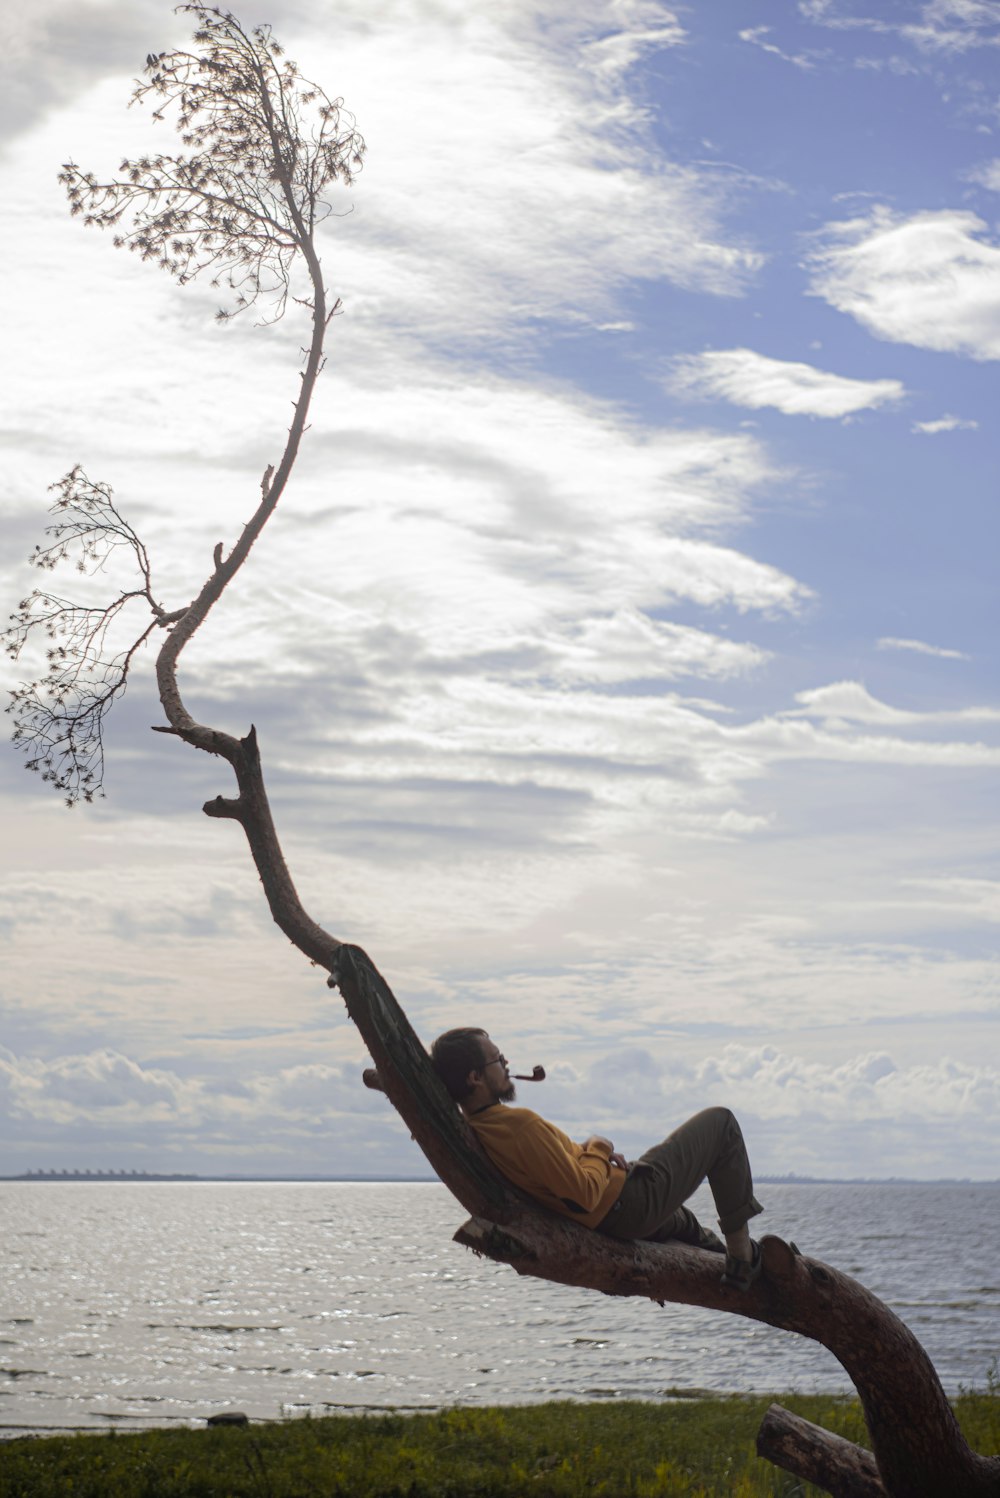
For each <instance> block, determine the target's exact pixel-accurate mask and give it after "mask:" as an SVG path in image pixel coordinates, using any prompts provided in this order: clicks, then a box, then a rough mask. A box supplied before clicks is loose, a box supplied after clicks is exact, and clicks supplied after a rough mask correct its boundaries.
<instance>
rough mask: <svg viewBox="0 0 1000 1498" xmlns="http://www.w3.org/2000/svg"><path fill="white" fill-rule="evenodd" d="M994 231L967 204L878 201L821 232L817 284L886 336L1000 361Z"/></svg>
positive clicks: (813, 265)
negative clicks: (892, 205)
mask: <svg viewBox="0 0 1000 1498" xmlns="http://www.w3.org/2000/svg"><path fill="white" fill-rule="evenodd" d="M988 236H989V230H988V226H987V225H986V224H985V223H984V222H983V220H982V219H981V218H979V217H978V216H977V215H976V214H974V213H970V212H968V211H966V210H962V209H941V210H939V211H926V212H922V213H916V214H912V215H911V216H909V217H902V216H901V215H898V214H894V213H892V212H891V211H890V210H889V209H887V208H884V207H877V208H875V209H874V210H873V211H872V212H871V213H870V214H869V215H868V216H867V217H863V218H854V219H849V220H845V221H843V222H839V223H830V224H827V225H826V226H825V228H824V229H822V230H821V231H820V232H819V234H818V235H817V247H816V248H815V249H813V251H812V252H811V253H810V255H809V256H808V257H807V263H808V265H809V267H810V270H811V273H812V278H811V282H810V287H809V291H810V294H811V295H813V296H818V297H822V298H823V299H824V300H825V301H827V302H829V304H830V305H831V306H832V307H836V309H837V310H838V311H839V312H844V313H846V314H847V315H848V316H849V317H853V318H855V319H856V321H858V322H859V323H861V324H862V325H863V326H864V327H866V328H868V329H869V331H870V332H872V333H874V334H875V336H876V337H878V338H884V339H887V340H888V341H890V342H893V343H909V344H914V345H916V347H918V348H928V349H937V350H940V351H941V352H945V353H954V354H965V355H967V356H968V357H970V358H972V359H979V360H986V359H1000V244H997V243H996V242H995V241H994V240H992V239H990V238H989V237H988Z"/></svg>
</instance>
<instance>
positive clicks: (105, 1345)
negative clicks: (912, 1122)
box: [0, 1182, 1000, 1435]
mask: <svg viewBox="0 0 1000 1498" xmlns="http://www.w3.org/2000/svg"><path fill="white" fill-rule="evenodd" d="M759 1194H760V1196H761V1198H762V1200H763V1201H764V1202H765V1205H766V1207H767V1215H766V1218H765V1219H763V1220H762V1221H761V1224H760V1226H761V1229H762V1230H763V1229H764V1228H765V1226H766V1230H767V1231H769V1232H775V1233H778V1234H779V1235H780V1236H781V1237H785V1238H793V1239H795V1241H796V1242H797V1243H798V1244H799V1245H800V1247H801V1248H802V1249H803V1250H804V1251H805V1252H807V1253H810V1254H812V1255H814V1256H815V1257H817V1258H821V1259H825V1260H827V1261H828V1262H830V1263H832V1264H835V1265H837V1267H838V1268H841V1269H843V1270H844V1271H846V1272H847V1273H849V1274H852V1275H854V1276H855V1277H856V1278H858V1279H860V1280H862V1281H863V1282H864V1283H865V1284H866V1285H868V1286H869V1288H870V1289H872V1290H873V1291H874V1292H875V1293H876V1294H878V1295H880V1296H882V1298H883V1299H885V1300H886V1301H887V1302H888V1303H889V1304H890V1305H891V1306H892V1307H893V1309H894V1310H896V1311H897V1313H898V1314H899V1315H900V1316H902V1318H903V1320H904V1321H906V1322H907V1323H908V1324H909V1326H910V1327H911V1328H912V1329H913V1331H914V1332H915V1333H916V1334H917V1336H918V1337H919V1338H920V1340H921V1341H922V1342H923V1343H924V1346H925V1347H926V1348H927V1350H928V1352H929V1353H930V1355H931V1357H932V1359H933V1361H934V1363H935V1365H936V1367H937V1369H938V1372H939V1374H940V1376H941V1379H942V1382H943V1383H944V1385H945V1388H946V1389H947V1390H948V1392H949V1393H955V1392H957V1390H958V1387H959V1385H965V1386H973V1385H978V1386H982V1385H983V1384H984V1382H985V1375H986V1371H987V1369H988V1367H989V1365H990V1362H991V1360H992V1359H995V1358H996V1356H997V1353H998V1350H1000V1345H998V1344H1000V1337H998V1334H997V1325H998V1316H997V1312H998V1310H1000V1271H998V1269H997V1267H996V1261H995V1253H994V1252H993V1248H994V1247H995V1243H996V1239H997V1236H998V1229H1000V1188H996V1187H991V1186H961V1185H946V1186H938V1185H928V1186H899V1185H894V1186H891V1187H888V1186H818V1185H817V1186H808V1185H767V1186H762V1187H761V1189H760V1192H759ZM694 1206H695V1209H696V1210H698V1211H699V1213H700V1215H701V1216H702V1218H703V1220H705V1221H711V1220H712V1209H711V1200H710V1198H709V1197H708V1195H707V1192H701V1193H699V1195H698V1197H696V1198H695V1200H694ZM462 1218H463V1213H462V1210H461V1208H460V1207H459V1206H458V1205H457V1204H456V1203H455V1202H454V1200H453V1199H452V1198H451V1197H450V1195H449V1194H448V1193H447V1191H445V1189H444V1187H442V1186H440V1185H438V1184H437V1183H431V1182H394V1183H377V1182H337V1183H320V1182H309V1183H301V1184H300V1183H271V1182H224V1183H215V1182H156V1183H152V1182H151V1183H137V1182H120V1183H119V1182H114V1183H111V1182H108V1183H102V1182H90V1183H73V1182H66V1183H63V1182H51V1183H50V1182H46V1183H44V1184H42V1183H35V1182H23V1183H22V1182H0V1220H2V1222H3V1233H2V1237H0V1283H2V1286H3V1289H2V1292H0V1293H2V1303H0V1429H2V1430H3V1433H5V1434H8V1435H9V1434H12V1433H14V1431H16V1430H24V1429H51V1428H57V1427H76V1428H91V1429H93V1428H95V1427H97V1428H108V1427H109V1426H125V1425H129V1426H136V1425H165V1424H169V1423H172V1422H175V1421H181V1422H190V1421H195V1420H199V1419H204V1418H205V1417H206V1416H208V1415H209V1414H212V1413H215V1412H216V1411H219V1410H222V1409H226V1408H239V1409H242V1410H245V1411H246V1412H247V1414H249V1415H250V1416H251V1417H254V1418H267V1419H273V1418H277V1417H279V1416H281V1415H282V1414H304V1413H305V1412H307V1411H311V1412H313V1413H323V1412H327V1411H332V1410H343V1409H386V1408H407V1409H432V1408H437V1407H440V1406H442V1405H450V1404H503V1403H518V1404H523V1403H531V1402H534V1401H536V1400H540V1399H565V1398H579V1399H596V1398H614V1397H618V1398H637V1399H660V1398H663V1397H664V1396H665V1395H668V1394H669V1393H670V1392H671V1391H676V1390H691V1389H707V1390H713V1391H746V1392H787V1391H789V1390H792V1389H794V1390H797V1391H799V1392H813V1391H821V1392H835V1391H839V1390H849V1389H850V1387H851V1386H850V1383H849V1381H848V1380H847V1378H846V1375H845V1374H844V1373H843V1371H842V1370H841V1368H840V1366H839V1364H838V1363H837V1362H836V1361H835V1360H834V1359H833V1357H832V1356H831V1355H830V1354H829V1353H828V1352H827V1351H826V1350H825V1349H824V1348H822V1347H818V1346H817V1345H816V1344H814V1343H811V1342H808V1341H806V1340H805V1339H803V1338H801V1337H795V1336H791V1335H790V1334H788V1333H784V1332H779V1331H776V1330H774V1329H773V1328H770V1327H766V1326H762V1325H758V1324H757V1323H755V1322H750V1321H743V1320H742V1319H738V1318H733V1317H730V1316H722V1315H718V1314H716V1313H713V1312H708V1311H702V1310H699V1309H697V1308H692V1307H686V1306H673V1305H668V1306H666V1307H664V1308H663V1309H662V1310H661V1309H660V1308H659V1307H658V1306H656V1305H654V1304H653V1303H651V1302H647V1301H642V1300H634V1299H632V1300H629V1299H622V1300H618V1299H613V1298H608V1297H605V1296H602V1295H598V1294H595V1293H593V1292H590V1291H582V1290H574V1289H570V1288H567V1287H565V1286H561V1285H550V1284H545V1283H543V1282H541V1281H537V1280H530V1279H520V1278H518V1276H516V1275H515V1274H514V1273H513V1271H512V1270H511V1269H509V1268H507V1267H505V1266H502V1265H497V1264H491V1263H489V1262H487V1261H484V1260H480V1259H477V1258H475V1256H474V1255H472V1254H470V1253H469V1252H468V1251H467V1250H465V1249H463V1248H460V1247H459V1246H458V1245H457V1244H454V1243H452V1242H451V1235H452V1233H453V1232H454V1230H455V1228H456V1227H457V1226H458V1224H459V1223H460V1222H461V1221H462Z"/></svg>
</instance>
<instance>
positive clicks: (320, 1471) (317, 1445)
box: [0, 1388, 1000, 1498]
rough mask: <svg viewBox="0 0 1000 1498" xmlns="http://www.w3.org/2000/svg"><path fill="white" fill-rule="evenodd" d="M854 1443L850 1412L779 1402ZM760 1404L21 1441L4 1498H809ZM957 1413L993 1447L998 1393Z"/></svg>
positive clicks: (515, 1412) (458, 1415) (999, 1437)
mask: <svg viewBox="0 0 1000 1498" xmlns="http://www.w3.org/2000/svg"><path fill="white" fill-rule="evenodd" d="M781 1402H782V1403H783V1404H785V1405H786V1406H787V1408H789V1409H792V1410H795V1411H796V1412H797V1413H798V1414H801V1415H804V1416H805V1418H806V1419H808V1420H813V1421H815V1422H816V1423H817V1424H819V1425H823V1426H825V1427H826V1428H827V1429H828V1430H835V1431H837V1432H839V1433H840V1434H841V1435H845V1436H847V1437H848V1438H849V1439H851V1440H856V1441H859V1442H862V1443H863V1442H864V1438H865V1430H864V1422H863V1420H862V1418H861V1412H860V1409H859V1407H858V1405H857V1403H856V1401H854V1400H848V1399H837V1398H832V1397H829V1396H828V1397H825V1398H824V1397H821V1396H815V1397H806V1396H802V1397H799V1396H795V1395H790V1396H787V1397H785V1398H782V1401H781ZM769 1403H770V1400H768V1399H765V1398H745V1397H740V1396H735V1395H734V1396H730V1397H727V1398H715V1399H686V1400H680V1401H677V1402H673V1403H666V1404H646V1403H637V1402H622V1403H613V1404H612V1403H607V1404H604V1403H602V1404H570V1403H563V1404H541V1405H530V1406H523V1407H512V1408H489V1409H454V1410H446V1411H444V1412H442V1413H440V1414H433V1415H406V1416H402V1415H381V1416H363V1415H362V1416H358V1415H339V1416H333V1417H330V1418H323V1419H303V1420H292V1421H288V1422H285V1423H281V1424H262V1425H251V1426H244V1427H231V1426H230V1427H218V1428H213V1429H209V1430H187V1429H184V1430H152V1431H144V1432H142V1433H139V1434H130V1435H119V1434H117V1433H115V1432H114V1431H112V1432H108V1433H101V1434H97V1435H75V1436H54V1437H47V1438H45V1439H36V1438H30V1437H29V1438H19V1439H16V1440H12V1441H7V1442H5V1443H3V1445H2V1446H0V1498H56V1495H59V1498H525V1495H537V1498H592V1495H600V1494H603V1495H607V1498H668V1495H670V1498H672V1495H675V1494H684V1495H686V1498H758V1495H767V1498H778V1495H780V1498H806V1495H812V1494H817V1493H819V1491H820V1490H819V1489H818V1488H814V1487H812V1486H811V1485H810V1484H803V1483H800V1482H798V1481H796V1479H794V1478H792V1477H790V1476H788V1475H787V1474H785V1473H782V1472H780V1471H779V1470H778V1469H777V1468H775V1467H772V1466H771V1465H770V1464H769V1463H768V1462H764V1461H761V1460H760V1459H759V1458H758V1457H757V1455H756V1453H755V1451H754V1438H755V1435H756V1432H757V1427H758V1425H759V1424H760V1421H761V1418H762V1416H763V1414H764V1411H765V1409H766V1408H767V1405H768V1404H769ZM955 1409H956V1412H957V1414H958V1418H959V1421H960V1422H961V1425H962V1429H963V1431H964V1432H965V1436H966V1439H967V1440H968V1441H969V1443H970V1444H971V1445H972V1446H973V1447H974V1448H975V1449H976V1450H977V1451H981V1452H984V1453H989V1454H992V1453H995V1452H997V1451H998V1450H1000V1394H998V1393H997V1391H996V1390H995V1389H993V1388H991V1389H990V1391H989V1392H988V1393H985V1394H977V1393H963V1394H962V1395H960V1397H959V1398H958V1399H957V1400H956V1401H955Z"/></svg>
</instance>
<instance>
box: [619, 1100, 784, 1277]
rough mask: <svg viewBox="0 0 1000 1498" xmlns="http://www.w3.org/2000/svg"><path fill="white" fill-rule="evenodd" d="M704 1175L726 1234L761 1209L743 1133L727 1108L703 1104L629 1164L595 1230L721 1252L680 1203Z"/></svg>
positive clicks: (713, 1237)
mask: <svg viewBox="0 0 1000 1498" xmlns="http://www.w3.org/2000/svg"><path fill="white" fill-rule="evenodd" d="M706 1177H707V1179H708V1184H709V1186H710V1187H711V1190H712V1195H713V1196H714V1198H715V1207H716V1211H717V1212H718V1214H719V1226H720V1227H721V1229H722V1231H723V1232H724V1233H735V1232H737V1231H738V1229H740V1228H741V1227H743V1226H744V1224H745V1223H747V1222H748V1221H749V1220H750V1218H751V1217H756V1215H757V1213H758V1212H763V1210H764V1208H763V1207H762V1206H761V1204H760V1202H759V1201H758V1200H757V1198H756V1197H755V1196H754V1194H753V1178H752V1177H751V1174H750V1161H749V1159H748V1158H747V1148H746V1145H745V1144H744V1142H743V1134H742V1133H741V1131H740V1126H739V1124H738V1123H737V1122H736V1119H735V1118H734V1117H733V1115H732V1113H730V1111H729V1109H728V1108H705V1109H704V1110H703V1111H702V1112H701V1113H696V1114H695V1116H694V1118H689V1119H688V1121H687V1123H683V1124H681V1126H680V1128H679V1129H675V1130H674V1132H673V1133H672V1134H670V1135H669V1136H668V1137H667V1138H666V1139H664V1141H663V1143H662V1144H655V1145H654V1146H653V1148H652V1149H650V1150H647V1151H646V1153H645V1154H644V1155H643V1156H642V1157H641V1158H640V1159H639V1160H636V1161H635V1162H634V1163H633V1164H632V1165H630V1166H629V1172H628V1177H627V1179H626V1181H625V1185H624V1186H623V1187H622V1193H621V1196H619V1198H618V1200H617V1202H616V1203H615V1205H614V1206H613V1207H612V1208H611V1211H610V1212H609V1213H608V1215H607V1217H605V1219H604V1221H603V1222H602V1223H601V1224H600V1225H599V1229H598V1230H599V1231H600V1232H602V1233H607V1234H608V1235H609V1236H610V1237H612V1238H645V1239H648V1240H651V1241H652V1242H653V1243H665V1242H666V1241H667V1239H669V1238H675V1239H679V1240H680V1241H681V1242H682V1243H694V1244H696V1245H697V1246H698V1247H700V1248H708V1249H713V1250H714V1251H716V1252H719V1251H724V1249H725V1244H724V1243H721V1242H720V1241H719V1239H718V1238H717V1237H716V1235H715V1234H714V1233H713V1232H711V1231H710V1230H709V1229H707V1228H703V1227H702V1225H701V1223H700V1222H699V1221H698V1219H697V1217H695V1215H694V1213H693V1212H691V1211H690V1210H689V1209H688V1208H687V1207H685V1206H684V1203H685V1202H686V1201H687V1199H688V1197H689V1196H692V1195H693V1194H694V1192H695V1191H697V1189H698V1187H699V1186H700V1185H701V1183H702V1181H704V1180H705V1179H706Z"/></svg>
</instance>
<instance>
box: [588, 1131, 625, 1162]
mask: <svg viewBox="0 0 1000 1498" xmlns="http://www.w3.org/2000/svg"><path fill="white" fill-rule="evenodd" d="M595 1145H596V1146H597V1148H598V1149H603V1150H607V1152H608V1162H609V1164H611V1165H617V1166H618V1169H619V1170H628V1161H627V1160H626V1159H625V1156H624V1155H621V1154H619V1153H618V1151H617V1150H616V1149H615V1147H614V1145H613V1144H612V1143H611V1140H610V1139H605V1138H604V1137H603V1135H601V1134H591V1136H590V1138H589V1139H587V1140H585V1142H584V1146H583V1147H584V1149H585V1150H592V1149H593V1148H594V1147H595Z"/></svg>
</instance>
